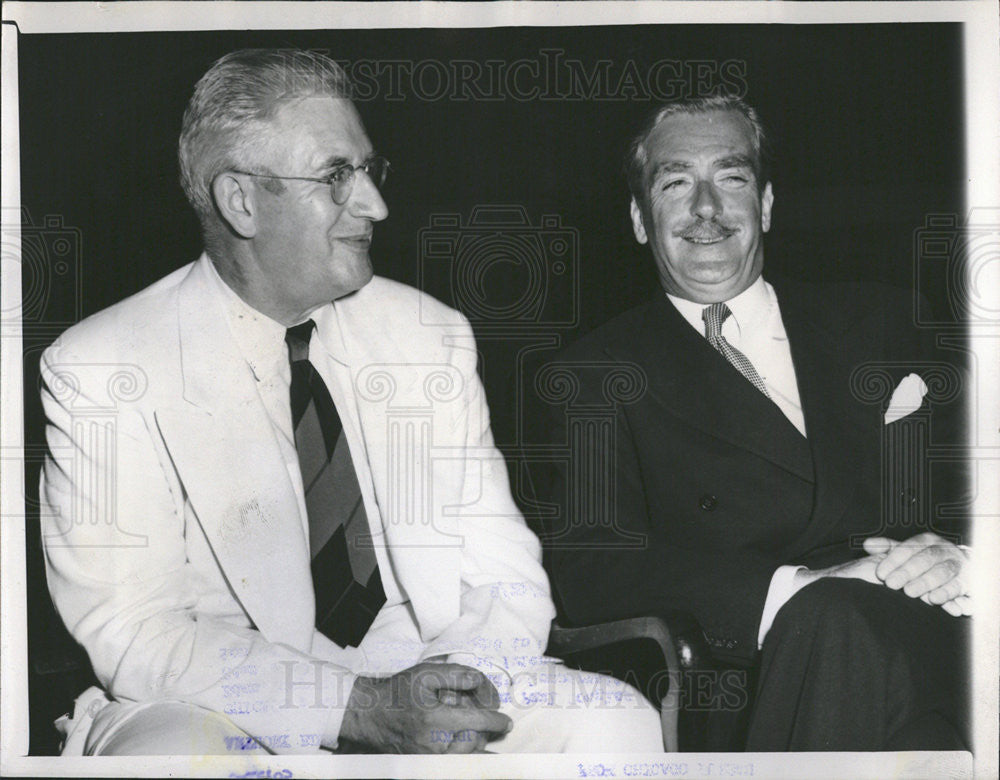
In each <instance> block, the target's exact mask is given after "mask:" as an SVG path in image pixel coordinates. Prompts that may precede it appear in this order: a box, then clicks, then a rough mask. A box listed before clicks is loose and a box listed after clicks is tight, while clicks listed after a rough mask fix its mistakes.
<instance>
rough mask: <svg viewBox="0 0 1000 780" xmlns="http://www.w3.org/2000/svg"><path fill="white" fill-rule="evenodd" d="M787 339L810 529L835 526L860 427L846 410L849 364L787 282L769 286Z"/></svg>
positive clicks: (810, 304) (840, 344)
mask: <svg viewBox="0 0 1000 780" xmlns="http://www.w3.org/2000/svg"><path fill="white" fill-rule="evenodd" d="M774 287H775V291H776V293H777V295H778V302H779V304H780V306H781V317H782V322H783V323H784V326H785V332H786V333H787V334H788V342H789V345H790V346H791V351H792V360H793V362H794V364H795V378H796V382H797V383H798V387H799V396H800V398H801V401H802V411H803V415H804V417H805V421H806V436H807V437H808V440H809V447H810V450H811V451H812V456H813V466H814V468H815V471H816V496H815V500H814V507H813V518H812V519H813V524H814V527H815V528H817V529H822V528H825V527H827V526H828V525H829V524H830V523H833V522H835V521H836V520H837V519H838V518H839V517H840V516H841V515H842V514H843V513H844V511H845V509H846V507H847V504H848V502H849V501H850V499H851V497H852V496H853V494H854V492H855V489H856V488H857V484H858V477H859V475H858V470H857V464H858V462H859V461H858V458H856V457H853V456H852V453H854V452H860V451H861V449H862V447H863V442H862V441H861V434H863V431H862V430H861V429H860V428H861V424H860V422H859V421H858V419H857V415H856V413H855V411H854V409H853V408H852V404H851V403H850V400H851V389H850V376H851V371H852V369H853V364H852V363H851V359H850V357H849V353H850V349H848V345H847V344H845V342H844V337H843V333H839V332H832V331H830V330H828V329H825V328H823V327H821V326H820V325H818V324H817V317H816V310H815V308H814V307H818V306H821V305H823V302H821V301H816V300H812V299H811V298H810V297H809V296H808V295H807V294H806V293H804V292H803V291H802V290H799V289H798V288H797V287H796V286H795V285H794V284H789V283H788V282H786V283H784V284H781V283H776V284H774Z"/></svg>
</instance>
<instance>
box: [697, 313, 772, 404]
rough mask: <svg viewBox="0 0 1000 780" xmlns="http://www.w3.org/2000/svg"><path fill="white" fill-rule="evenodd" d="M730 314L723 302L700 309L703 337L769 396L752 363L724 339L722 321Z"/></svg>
mask: <svg viewBox="0 0 1000 780" xmlns="http://www.w3.org/2000/svg"><path fill="white" fill-rule="evenodd" d="M730 314H732V312H731V311H729V307H728V306H726V304H724V303H713V304H712V305H711V306H706V307H705V308H704V309H702V311H701V318H702V319H703V320H704V321H705V338H706V339H708V343H709V344H711V345H712V346H713V347H715V348H716V349H717V350H718V351H719V352H721V353H722V356H723V357H724V358H725V359H726V360H728V361H729V362H730V363H732V364H733V366H734V367H735V368H736V370H737V371H739V372H740V373H741V374H743V376H745V377H746V378H747V379H749V380H750V383H751V384H752V385H753V386H754V387H756V388H757V389H758V390H760V391H761V392H762V393H763V394H764V395H766V396H767V397H768V398H770V397H771V396H770V394H769V393H768V392H767V388H766V387H764V380H763V379H761V378H760V374H758V373H757V369H755V368H754V367H753V363H751V362H750V361H749V360H748V359H747V356H746V355H744V354H743V353H742V352H740V351H739V350H738V349H736V347H734V346H733V345H732V344H730V343H729V342H728V341H726V339H725V337H724V336H723V335H722V323H723V322H725V321H726V318H727V317H728V316H729V315H730Z"/></svg>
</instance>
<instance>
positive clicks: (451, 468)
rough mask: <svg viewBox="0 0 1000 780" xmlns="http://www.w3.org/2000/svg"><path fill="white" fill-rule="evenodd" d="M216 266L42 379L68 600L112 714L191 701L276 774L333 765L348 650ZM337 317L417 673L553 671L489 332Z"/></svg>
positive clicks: (421, 321)
mask: <svg viewBox="0 0 1000 780" xmlns="http://www.w3.org/2000/svg"><path fill="white" fill-rule="evenodd" d="M209 262H210V261H209V260H208V259H207V257H206V256H204V255H203V256H202V257H201V258H200V259H199V260H198V261H197V262H195V263H192V264H190V265H188V266H186V267H184V268H181V269H179V270H178V271H176V272H174V273H172V274H170V275H169V276H167V277H166V278H164V279H162V280H160V281H159V282H157V283H156V284H154V285H152V286H151V287H149V288H147V289H146V290H144V291H142V292H140V293H138V294H137V295H134V296H132V297H131V298H128V299H127V300H125V301H122V302H121V303H119V304H116V305H115V306H112V307H110V308H109V309H106V310H104V311H102V312H100V313H98V314H96V315H94V316H92V317H89V318H88V319H86V320H84V321H83V322H81V323H80V324H78V325H76V326H74V327H73V328H71V329H70V330H68V331H67V332H66V333H65V334H64V335H63V336H62V337H61V338H60V339H59V340H58V341H57V342H56V343H55V344H54V345H53V346H52V347H50V348H49V349H48V350H47V351H46V352H45V354H44V355H43V357H42V380H43V388H42V398H43V403H44V407H45V412H46V417H47V440H48V445H49V454H48V457H47V460H46V463H45V467H44V470H43V474H42V485H41V496H42V502H43V509H42V533H43V537H44V538H43V542H44V547H45V553H46V567H47V576H48V583H49V589H50V592H51V594H52V598H53V600H54V602H55V605H56V608H57V610H58V612H59V614H60V616H61V617H62V619H63V620H64V621H65V623H66V625H67V627H68V628H69V630H70V632H71V633H72V634H73V636H74V637H75V638H76V639H77V641H79V642H80V643H81V644H82V645H83V646H84V647H85V648H86V650H87V652H88V654H89V656H90V660H91V663H92V664H93V666H94V670H95V673H96V675H97V677H98V679H99V680H100V681H101V683H102V685H104V687H105V689H106V690H107V691H108V693H109V694H110V695H111V696H112V697H114V698H116V699H119V700H125V701H146V700H155V699H175V700H183V701H187V702H191V703H195V704H198V705H200V706H203V707H206V708H208V709H211V710H215V711H218V712H224V713H226V714H227V715H228V716H229V717H230V719H231V720H232V721H233V722H234V723H235V724H236V725H237V726H239V727H240V728H242V729H243V730H244V731H246V732H248V733H250V734H253V735H257V736H263V737H265V738H268V744H270V745H271V746H272V747H273V748H275V749H276V750H277V751H278V752H284V751H309V750H315V749H316V748H317V747H318V744H319V742H318V741H319V735H321V734H323V733H324V732H326V733H336V732H337V731H339V724H340V720H341V719H342V717H343V710H344V707H345V706H346V702H347V697H348V695H349V693H350V690H351V686H352V685H353V680H354V674H353V673H352V671H351V667H352V656H351V650H350V649H348V650H344V649H342V648H339V647H338V646H337V645H335V644H334V643H333V642H331V641H330V640H329V639H327V638H326V637H325V636H323V635H322V634H320V633H319V632H318V631H316V629H315V627H314V620H315V618H314V598H313V592H312V580H311V576H310V569H309V553H308V540H307V539H306V538H305V536H304V533H303V527H304V524H303V519H302V518H301V516H300V513H299V505H300V496H298V495H297V494H296V491H297V490H300V489H301V488H300V487H299V486H295V485H293V481H292V479H290V477H289V474H288V471H287V469H286V467H285V463H284V460H283V459H282V457H281V452H280V448H279V445H278V442H277V439H276V438H275V433H274V428H273V425H272V423H271V421H270V418H269V417H268V415H267V413H266V411H265V408H264V405H263V403H262V402H261V399H260V396H259V395H258V393H257V388H256V382H255V380H254V377H253V375H252V372H251V369H250V367H249V365H248V364H247V362H246V360H245V358H244V357H243V356H242V354H241V353H240V351H239V349H238V347H237V345H236V342H235V340H234V339H233V337H232V335H231V334H230V331H229V326H228V324H227V321H226V315H225V312H224V309H223V307H222V305H221V302H220V301H219V300H218V295H217V294H213V292H212V290H211V284H210V283H211V280H210V279H209V276H208V273H209V269H208V266H207V263H209ZM334 308H335V312H336V322H337V325H338V327H339V330H340V341H341V344H339V345H338V346H337V347H336V348H335V349H334V348H331V349H330V357H331V358H332V360H331V364H332V365H335V366H336V370H337V371H338V372H339V376H338V383H337V386H338V392H339V393H342V397H341V398H340V399H338V409H339V410H340V412H341V417H342V419H343V423H344V430H345V434H346V436H347V437H348V442H349V444H350V449H351V453H352V456H353V459H354V462H355V466H356V468H358V469H359V481H360V483H361V485H362V494H363V498H364V502H365V509H366V511H367V513H368V516H369V518H370V519H374V521H375V522H373V523H372V524H373V526H374V527H376V528H377V527H379V526H381V529H382V531H383V536H382V538H381V539H378V538H376V540H375V543H376V545H381V546H384V548H385V549H386V551H387V553H388V560H389V561H390V564H391V567H392V574H393V576H394V580H395V583H396V584H397V585H398V587H399V589H400V590H401V591H402V592H403V594H402V595H403V596H404V598H408V599H409V602H410V605H411V607H412V611H413V616H414V621H415V623H416V625H417V627H418V629H419V635H420V640H421V641H422V643H423V644H424V651H423V654H422V656H421V657H422V658H432V657H437V656H449V655H453V654H456V653H463V654H469V655H467V656H466V657H468V658H470V659H471V658H472V655H471V654H475V656H477V657H478V660H479V661H480V662H482V661H483V660H484V659H486V660H488V661H489V662H490V663H492V664H494V665H496V666H499V667H501V668H504V669H508V671H513V670H512V669H510V665H511V664H512V662H513V661H512V657H513V656H514V655H516V654H517V653H520V654H521V655H522V656H523V654H524V652H525V648H530V649H532V650H533V651H534V653H536V654H541V653H542V651H543V650H544V648H545V644H546V641H547V636H548V628H549V623H550V621H551V620H552V617H553V615H554V608H553V606H552V601H551V598H550V595H549V587H548V582H547V579H546V577H545V574H544V571H543V569H542V568H541V565H540V563H539V559H540V550H539V545H538V542H537V540H536V538H535V537H534V536H533V535H532V533H531V532H530V531H529V530H528V529H527V527H526V526H525V524H524V521H523V519H522V517H521V515H520V514H519V512H518V510H517V508H516V506H515V505H514V503H513V501H512V499H511V496H510V492H509V487H508V482H507V474H506V469H505V466H504V462H503V459H502V456H501V455H500V453H499V452H498V451H497V450H496V448H495V446H494V444H493V439H492V434H491V431H490V427H489V414H488V410H487V407H486V402H485V398H484V395H483V390H482V386H481V383H480V381H479V379H478V377H477V375H476V371H475V366H476V351H475V344H474V340H473V337H472V332H471V328H470V327H469V325H468V323H467V322H466V321H465V319H464V318H463V317H462V315H461V314H459V313H457V312H454V311H452V310H451V309H448V308H447V307H445V306H444V305H443V304H441V303H439V302H437V301H436V300H434V299H433V298H431V297H430V296H427V295H425V294H423V293H421V292H419V291H418V290H415V289H413V288H411V287H408V286H406V285H402V284H399V283H396V282H392V281H390V280H387V279H382V278H379V277H375V278H374V279H373V280H372V281H371V282H370V283H369V284H368V285H366V286H365V287H364V288H363V289H361V290H360V291H358V292H357V293H355V294H353V295H351V296H348V297H346V298H343V299H341V300H338V301H336V302H335V305H334ZM425 323H434V325H429V324H425ZM442 323H444V324H443V325H442ZM342 401H343V403H344V406H343V408H341V402H342ZM367 468H370V475H369V474H366V473H365V469H367ZM455 660H457V661H462V660H463V658H462V657H458V658H455Z"/></svg>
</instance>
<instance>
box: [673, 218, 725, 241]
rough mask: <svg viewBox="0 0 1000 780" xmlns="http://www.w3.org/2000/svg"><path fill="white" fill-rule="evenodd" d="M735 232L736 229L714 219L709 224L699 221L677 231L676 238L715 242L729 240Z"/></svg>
mask: <svg viewBox="0 0 1000 780" xmlns="http://www.w3.org/2000/svg"><path fill="white" fill-rule="evenodd" d="M735 232H736V227H734V226H731V225H726V224H723V223H721V222H717V221H716V220H714V219H713V220H710V221H708V222H705V221H702V220H699V221H698V222H692V223H691V224H690V225H684V226H683V227H681V228H678V229H677V230H675V231H674V237H675V238H683V239H686V240H689V241H715V240H717V239H723V238H729V237H730V236H731V235H733V233H735Z"/></svg>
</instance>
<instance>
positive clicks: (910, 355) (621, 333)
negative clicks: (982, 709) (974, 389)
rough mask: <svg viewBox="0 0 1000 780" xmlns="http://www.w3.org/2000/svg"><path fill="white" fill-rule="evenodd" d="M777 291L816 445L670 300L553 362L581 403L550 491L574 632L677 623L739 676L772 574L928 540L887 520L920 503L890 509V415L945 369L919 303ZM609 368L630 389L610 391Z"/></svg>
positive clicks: (871, 290) (562, 593)
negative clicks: (697, 627)
mask: <svg viewBox="0 0 1000 780" xmlns="http://www.w3.org/2000/svg"><path fill="white" fill-rule="evenodd" d="M772 284H773V285H774V287H775V291H776V293H777V296H778V301H779V305H780V307H781V314H782V319H783V322H784V325H785V329H786V332H787V334H788V337H789V342H790V345H791V351H792V358H793V361H794V364H795V372H796V377H797V382H798V388H799V394H800V397H801V401H802V406H803V412H804V416H805V422H806V430H807V436H808V439H806V438H803V437H802V436H801V434H800V433H799V432H798V431H797V430H796V429H795V427H794V426H793V425H792V424H791V423H790V422H789V421H788V420H787V418H785V416H784V415H783V414H782V413H781V411H780V410H779V409H778V408H777V407H776V406H775V405H774V404H773V403H772V402H771V401H769V400H768V399H767V398H766V397H765V396H764V395H762V394H761V393H760V392H759V391H758V390H756V389H755V388H754V387H753V386H752V385H751V384H750V383H749V382H747V381H746V380H745V379H744V378H743V377H742V376H741V375H740V374H739V373H738V372H737V371H736V369H734V368H733V367H732V366H731V365H730V364H729V363H728V362H727V361H726V360H725V358H724V357H722V355H720V354H719V353H718V352H716V351H715V350H714V349H713V348H712V347H711V346H710V345H709V344H708V343H707V342H706V341H705V339H704V338H703V337H702V336H700V335H699V334H698V333H696V332H695V331H694V329H693V328H692V327H691V326H690V325H689V324H688V323H687V322H685V321H684V320H683V318H682V317H681V315H680V314H679V313H678V312H677V310H676V309H675V308H674V307H673V306H672V305H671V304H670V302H669V301H668V299H667V298H666V296H665V295H663V294H662V293H658V294H657V295H656V296H655V297H654V299H653V300H652V301H650V302H649V303H647V304H645V305H642V306H639V307H637V308H635V309H633V310H631V311H628V312H626V313H625V314H623V315H621V316H620V317H618V318H617V319H615V320H613V321H611V322H609V323H607V324H606V325H604V326H602V327H600V328H598V329H597V330H596V331H594V332H592V333H591V334H589V335H588V336H587V337H586V338H584V339H583V340H582V341H580V342H578V343H576V344H575V345H574V346H572V347H571V348H570V349H568V350H567V351H566V352H564V353H563V354H562V355H561V357H560V358H558V359H557V363H558V364H559V366H558V368H557V370H558V371H560V372H562V375H563V378H564V379H565V378H566V377H567V376H569V377H572V379H571V382H570V384H572V385H573V388H572V391H571V392H569V395H570V396H571V398H570V401H569V404H568V405H566V404H563V405H561V406H557V409H558V413H557V415H556V419H557V423H556V429H555V430H556V434H555V442H556V443H557V444H567V443H568V444H569V445H570V447H571V449H572V452H573V455H572V456H571V458H570V460H569V463H568V464H565V467H564V468H557V469H556V472H557V473H556V475H555V477H554V479H552V484H554V496H555V504H556V505H557V506H558V507H559V509H558V513H557V516H556V517H555V518H553V519H552V520H551V521H550V522H548V523H547V524H546V528H545V533H544V534H543V543H544V544H545V546H546V551H547V565H548V567H549V572H550V576H551V578H552V580H553V583H554V587H555V591H556V594H557V597H558V602H559V607H560V611H561V620H562V621H564V622H565V623H568V624H570V625H574V624H576V625H579V624H588V623H594V622H598V621H603V620H611V619H618V618H623V617H629V616H636V615H647V614H657V613H658V612H663V611H665V610H671V609H684V610H688V611H690V612H692V613H693V614H694V615H695V617H696V618H697V619H698V620H699V622H700V623H701V625H702V627H703V629H704V631H705V633H706V636H707V638H708V640H709V643H710V646H711V647H712V648H713V652H714V653H715V654H716V655H717V657H719V658H720V659H721V660H724V661H727V662H735V663H738V664H745V663H748V662H752V661H753V660H754V657H755V655H756V652H757V633H758V628H759V623H760V618H761V612H762V610H763V606H764V601H765V597H766V594H767V591H768V587H769V584H770V580H771V576H772V575H773V573H774V571H775V569H776V568H777V567H778V566H781V565H782V564H792V563H795V564H798V563H801V564H805V565H807V566H809V567H810V568H821V567H824V566H828V565H831V564H833V563H838V562H842V561H845V560H848V559H850V558H852V557H856V556H859V555H861V554H862V551H861V548H860V542H861V540H862V539H863V538H864V537H867V536H872V535H876V534H886V535H890V536H895V537H898V538H905V537H908V536H911V535H913V534H914V533H917V532H919V531H921V530H928V529H927V528H920V527H905V526H904V527H895V528H885V527H883V520H884V519H885V518H888V519H889V522H890V523H891V522H893V517H894V516H895V515H894V514H893V513H894V511H895V508H894V507H893V506H887V507H885V509H884V505H886V504H887V502H891V501H893V500H896V498H901V499H902V501H903V503H906V504H908V505H909V504H912V503H913V501H915V500H917V498H919V497H921V496H923V492H922V491H920V490H917V491H914V490H913V489H912V487H913V486H910V487H907V488H906V489H904V490H902V491H901V492H902V496H898V497H897V496H895V494H893V495H892V496H889V495H888V494H887V495H885V496H883V487H882V486H883V476H884V475H883V472H884V471H885V469H884V468H883V466H882V465H881V463H882V454H881V453H882V442H883V441H884V435H885V431H884V430H883V417H882V415H883V412H884V410H885V407H886V404H887V403H888V399H889V395H890V393H891V391H892V389H893V388H894V387H895V386H896V385H897V384H898V382H899V381H900V380H901V379H902V378H903V377H904V376H905V375H906V374H908V373H910V372H911V371H912V372H917V373H919V374H921V375H922V376H924V378H925V380H926V379H927V376H926V374H927V373H928V372H932V373H933V366H934V365H935V364H936V362H937V361H940V357H939V356H929V354H928V351H927V345H926V339H925V338H924V335H925V334H923V333H921V332H919V331H918V330H917V329H915V328H914V327H913V326H912V321H913V317H912V315H911V313H910V312H911V311H912V309H913V306H912V301H911V298H910V296H909V295H908V294H907V293H904V292H902V291H900V290H896V289H894V288H888V287H884V286H875V285H871V286H861V285H857V284H849V285H836V286H826V287H822V288H818V287H811V286H806V285H803V284H801V283H792V282H784V283H777V282H772ZM876 364H878V365H881V368H880V369H878V370H876V369H875V365H876ZM866 365H867V366H868V368H866ZM615 367H617V368H618V369H619V370H621V369H624V370H626V371H627V372H630V377H631V379H627V380H625V379H621V378H620V379H619V384H618V385H617V386H616V384H615V381H614V380H609V371H611V372H613V371H614V370H615ZM856 370H857V371H856ZM852 374H853V378H852ZM949 376H951V375H949ZM622 382H624V384H626V385H627V384H628V383H629V382H632V384H633V385H642V384H644V385H645V386H644V387H640V386H632V387H628V388H626V389H624V390H623V389H622ZM852 382H853V386H852ZM616 387H617V390H616ZM616 392H617V393H618V397H617V398H615V397H614V396H615V393H616ZM564 395H565V394H564ZM938 395H939V396H941V397H942V398H945V397H946V396H948V394H947V393H938ZM948 400H949V401H951V403H950V405H951V406H955V405H956V404H955V402H954V401H953V400H952V399H951V398H950V397H949V398H948ZM925 406H926V399H925ZM939 406H940V404H939ZM931 411H932V412H933V413H934V414H935V415H937V417H940V416H941V415H940V413H939V411H940V410H937V409H932V410H931ZM588 415H589V418H588ZM581 419H585V420H586V419H589V422H585V423H584V424H583V425H581V424H580V420H581ZM574 421H575V422H574ZM932 421H933V422H936V417H932ZM894 424H895V425H899V423H894ZM939 427H940V426H939ZM602 436H603V437H604V439H603V441H605V443H604V444H601V443H600V442H601V441H602V438H601V437H602ZM588 468H589V469H591V471H590V472H589V473H590V476H585V477H581V476H580V475H581V474H583V473H585V472H587V469H588ZM601 473H603V474H604V475H606V476H605V477H596V478H595V476H594V475H595V474H601ZM921 473H923V471H921ZM574 474H575V475H576V476H574ZM917 487H919V486H917ZM908 511H909V512H910V514H909V515H908V516H910V517H913V516H915V515H914V514H913V512H912V507H910V510H908Z"/></svg>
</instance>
